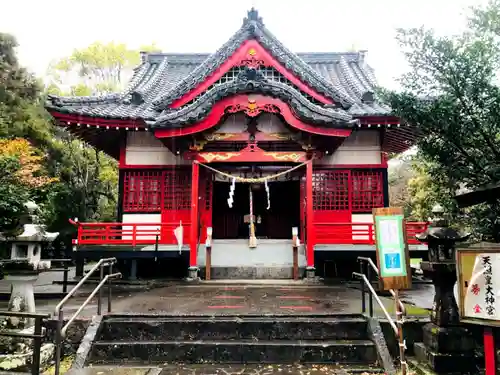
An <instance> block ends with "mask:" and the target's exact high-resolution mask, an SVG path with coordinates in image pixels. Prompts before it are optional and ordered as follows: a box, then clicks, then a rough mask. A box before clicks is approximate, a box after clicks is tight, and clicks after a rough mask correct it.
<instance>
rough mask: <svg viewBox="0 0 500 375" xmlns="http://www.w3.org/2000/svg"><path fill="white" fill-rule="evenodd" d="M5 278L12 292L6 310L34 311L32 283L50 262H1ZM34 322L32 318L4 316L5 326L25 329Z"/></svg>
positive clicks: (48, 266) (46, 268) (47, 267)
mask: <svg viewBox="0 0 500 375" xmlns="http://www.w3.org/2000/svg"><path fill="white" fill-rule="evenodd" d="M2 265H3V270H4V272H5V280H8V281H10V282H11V285H12V288H11V290H12V292H11V295H10V300H9V304H8V308H7V309H8V311H14V312H29V313H34V312H35V293H34V288H33V286H34V284H35V282H36V280H37V279H38V275H39V274H40V272H42V271H44V270H48V269H49V268H50V262H37V263H30V262H29V261H28V260H27V259H23V260H20V259H19V260H10V261H6V262H4V263H3V264H2ZM34 324H35V322H34V319H21V318H15V317H7V318H6V328H11V329H26V328H29V327H32V326H33V325H34Z"/></svg>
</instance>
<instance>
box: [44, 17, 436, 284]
mask: <svg viewBox="0 0 500 375" xmlns="http://www.w3.org/2000/svg"><path fill="white" fill-rule="evenodd" d="M375 86H376V81H375V76H374V72H373V70H372V69H371V68H370V67H369V66H368V65H367V63H366V61H365V52H363V51H361V52H345V53H338V52H332V53H314V52H313V53H294V52H292V51H290V50H289V49H287V48H286V47H285V46H284V45H283V44H282V43H281V42H280V41H279V40H278V39H276V37H275V36H274V35H273V34H271V32H270V31H269V30H268V29H267V28H266V27H265V26H264V23H263V21H262V18H260V17H259V15H258V13H257V11H255V10H254V9H252V10H251V11H249V12H248V15H247V17H246V18H244V20H243V24H242V26H241V28H240V29H239V30H238V31H237V32H236V33H235V34H234V35H233V36H232V37H231V38H230V39H229V40H228V41H227V42H226V43H225V44H224V45H223V46H222V47H221V48H220V49H219V50H217V51H216V52H214V53H212V54H200V53H192V54H175V53H143V54H142V62H141V64H140V65H139V66H138V67H137V68H136V69H135V70H134V75H133V77H132V78H131V80H130V82H129V83H128V85H127V87H126V88H125V89H124V90H123V91H122V92H119V93H113V94H106V95H100V96H91V97H56V96H50V97H49V98H48V102H47V104H46V107H47V109H48V110H49V111H50V113H51V114H52V116H53V118H54V120H55V121H56V122H57V124H58V125H60V126H62V127H64V128H66V129H67V130H68V131H69V132H70V133H72V134H74V135H76V136H77V137H79V138H80V139H82V140H84V141H85V142H87V143H88V144H90V145H92V146H94V147H95V148H97V149H98V150H101V151H103V152H105V153H107V154H108V155H110V156H111V157H113V158H115V159H116V160H118V162H119V203H118V217H117V220H116V222H114V223H83V222H78V221H75V222H74V224H75V226H76V227H77V238H76V239H75V240H74V244H75V250H76V252H75V254H76V257H77V260H79V261H80V265H81V261H82V260H83V259H99V258H101V257H104V256H109V255H112V256H115V257H117V258H118V259H119V262H120V263H121V264H122V266H124V268H126V269H127V271H125V273H126V274H127V275H128V276H129V277H131V278H134V277H136V276H138V275H139V276H140V275H144V274H146V275H148V274H150V272H152V271H151V270H152V267H153V263H154V264H161V266H160V267H159V269H160V272H162V273H163V276H173V275H177V276H181V277H182V276H186V275H187V274H188V270H189V276H190V277H198V275H200V276H202V277H203V276H204V275H207V267H208V268H209V269H210V270H211V272H210V273H208V274H209V275H211V277H212V278H240V279H243V278H289V277H292V271H293V270H292V265H294V264H296V263H298V269H299V270H300V274H301V275H305V274H307V276H313V275H314V273H315V272H316V274H319V275H323V276H329V275H330V276H333V275H338V274H340V273H342V269H345V267H344V266H343V264H344V262H348V261H352V259H356V257H357V256H358V255H367V254H368V255H369V256H374V255H375V245H374V231H373V221H372V213H371V212H372V209H373V208H375V207H385V206H388V205H389V196H388V178H387V167H388V164H387V155H388V154H394V153H401V152H403V151H405V150H407V149H408V148H409V147H410V146H411V145H412V144H413V143H414V142H415V140H416V139H417V137H418V136H419V132H418V130H417V129H416V128H415V127H414V126H412V125H411V124H406V123H402V122H401V121H400V119H399V118H397V117H395V116H394V115H393V114H391V109H390V108H388V107H387V106H386V105H384V104H382V103H380V102H379V101H377V99H376V97H375V95H374V88H375ZM425 227H426V223H413V222H408V223H407V234H408V242H409V244H410V251H411V252H412V253H419V254H422V255H424V254H425V250H426V246H425V245H423V244H420V243H419V242H417V241H416V240H415V239H414V234H415V233H420V232H422V231H423V230H424V229H425ZM294 246H295V247H296V248H297V249H298V250H296V252H297V253H296V254H295V255H294V252H293V251H292V248H293V247H294ZM207 250H210V251H207ZM418 256H419V257H421V255H418ZM424 256H425V255H424ZM125 266H126V267H125ZM80 268H81V267H80Z"/></svg>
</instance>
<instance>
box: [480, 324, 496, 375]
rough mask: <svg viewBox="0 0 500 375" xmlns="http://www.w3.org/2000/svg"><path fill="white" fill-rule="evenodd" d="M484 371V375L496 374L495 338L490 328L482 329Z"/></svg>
mask: <svg viewBox="0 0 500 375" xmlns="http://www.w3.org/2000/svg"><path fill="white" fill-rule="evenodd" d="M483 340H484V362H485V366H484V369H485V370H486V375H493V374H496V369H497V365H496V350H495V337H494V335H493V329H492V328H491V327H484V334H483Z"/></svg>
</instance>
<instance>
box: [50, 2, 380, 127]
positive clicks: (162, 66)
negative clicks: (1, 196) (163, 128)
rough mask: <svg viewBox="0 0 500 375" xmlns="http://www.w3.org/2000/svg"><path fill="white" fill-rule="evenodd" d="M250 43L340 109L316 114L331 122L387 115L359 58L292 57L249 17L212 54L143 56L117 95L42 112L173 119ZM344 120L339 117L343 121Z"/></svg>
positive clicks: (53, 105)
mask: <svg viewBox="0 0 500 375" xmlns="http://www.w3.org/2000/svg"><path fill="white" fill-rule="evenodd" d="M249 38H254V39H257V40H258V41H259V43H261V44H262V45H263V46H264V48H266V49H267V50H268V51H269V52H270V53H271V54H272V55H273V56H274V57H275V58H276V59H277V60H278V61H279V62H280V63H281V64H283V65H284V66H285V67H286V68H287V69H289V70H290V71H292V72H293V73H294V74H295V75H296V76H297V77H299V78H300V79H301V80H302V81H303V82H305V83H307V84H308V85H309V86H310V87H312V88H314V89H315V90H316V91H318V92H320V93H322V94H323V95H325V96H327V97H330V98H332V99H333V100H334V101H335V102H337V103H339V104H340V105H341V108H337V109H335V110H334V109H331V108H326V107H325V108H321V109H322V110H323V111H330V112H331V115H332V116H335V114H334V112H335V113H337V114H338V112H339V110H341V111H343V112H345V115H347V117H351V116H352V117H358V116H367V115H368V116H369V115H386V114H389V112H390V109H389V108H388V107H387V106H384V105H381V104H379V103H377V102H376V101H374V100H373V92H374V90H375V86H376V81H375V76H374V74H373V70H372V69H371V68H370V67H369V66H368V65H367V64H366V62H365V59H364V54H365V53H364V52H346V53H297V54H294V53H292V52H290V51H289V50H288V49H286V47H284V46H283V45H282V44H281V43H280V42H279V41H278V40H277V39H276V38H275V37H274V36H273V35H272V34H271V33H270V32H269V31H268V30H267V29H266V28H265V27H264V25H263V24H262V22H261V20H260V19H258V17H256V14H252V11H251V12H249V18H248V19H245V22H244V24H243V26H242V28H241V29H240V30H238V32H237V33H236V34H235V35H233V37H232V38H231V39H230V40H229V41H228V42H227V43H226V44H224V46H223V47H221V48H220V49H219V50H218V51H217V52H215V53H213V54H174V53H165V54H164V53H148V54H146V53H145V54H143V55H142V63H141V65H140V66H138V67H137V68H136V69H135V72H134V75H133V77H132V79H131V81H130V82H129V84H128V87H127V88H126V89H125V90H124V91H123V92H122V93H118V94H107V95H102V96H93V97H56V96H50V97H49V100H48V103H47V108H48V109H50V110H54V111H57V112H61V113H70V114H80V115H86V116H93V117H102V118H110V119H132V120H133V119H142V120H145V121H146V122H148V123H155V122H156V120H157V119H158V118H163V119H164V118H166V117H167V118H168V117H175V115H173V113H172V110H171V109H169V108H168V104H170V103H171V102H172V101H173V100H175V99H177V98H179V97H181V96H182V95H184V94H185V93H187V92H189V91H190V90H191V89H193V88H194V87H196V86H197V85H198V84H199V83H201V82H203V81H204V80H205V79H206V78H207V77H208V76H209V75H210V74H211V73H213V72H214V71H215V70H216V69H217V67H218V66H220V64H222V63H223V62H224V61H225V60H226V59H227V58H228V57H230V56H231V54H232V53H234V50H236V48H237V47H238V46H239V45H240V44H241V43H242V42H243V41H244V40H246V39H249ZM226 82H227V81H226ZM297 93H298V92H297ZM302 94H303V93H298V94H297V95H298V96H300V98H297V99H299V101H303V100H308V99H307V98H306V97H305V96H304V95H302ZM201 99H202V98H201ZM201 99H200V100H201ZM312 104H313V105H316V104H314V103H312ZM181 109H182V108H181ZM183 110H184V111H185V108H184V109H183ZM345 115H343V116H341V117H343V118H346V116H345ZM332 118H333V117H332Z"/></svg>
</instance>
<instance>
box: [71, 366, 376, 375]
mask: <svg viewBox="0 0 500 375" xmlns="http://www.w3.org/2000/svg"><path fill="white" fill-rule="evenodd" d="M73 373H74V375H102V374H105V375H207V374H226V375H236V374H237V375H259V374H265V375H305V374H310V375H312V374H317V375H350V374H352V375H355V374H356V375H362V374H364V375H367V374H370V375H372V374H383V373H384V371H383V370H382V369H380V368H379V367H368V366H363V365H348V366H343V365H331V364H328V365H325V364H321V365H307V364H300V363H297V364H281V363H276V364H248V365H242V364H240V365H238V364H237V365H234V364H210V363H206V364H176V365H166V366H161V367H128V366H92V367H85V368H82V369H80V370H78V371H75V372H73Z"/></svg>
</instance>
